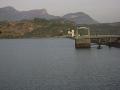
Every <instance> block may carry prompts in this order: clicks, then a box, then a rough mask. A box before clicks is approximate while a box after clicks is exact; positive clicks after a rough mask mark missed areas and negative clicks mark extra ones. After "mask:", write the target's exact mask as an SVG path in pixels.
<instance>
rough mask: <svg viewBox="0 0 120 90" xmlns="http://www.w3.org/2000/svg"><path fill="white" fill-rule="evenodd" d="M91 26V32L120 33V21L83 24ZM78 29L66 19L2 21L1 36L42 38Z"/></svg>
mask: <svg viewBox="0 0 120 90" xmlns="http://www.w3.org/2000/svg"><path fill="white" fill-rule="evenodd" d="M81 26H84V27H89V28H90V31H91V34H94V35H95V34H117V35H118V34H119V35H120V23H119V22H118V23H104V24H90V25H85V24H84V25H81ZM72 29H74V30H76V25H75V23H73V22H71V21H67V20H64V19H54V20H46V19H40V18H35V19H33V20H22V21H11V22H8V21H4V22H0V38H33V37H37V38H41V37H54V36H64V35H67V33H68V31H69V30H72Z"/></svg>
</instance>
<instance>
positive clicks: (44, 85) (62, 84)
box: [0, 39, 120, 90]
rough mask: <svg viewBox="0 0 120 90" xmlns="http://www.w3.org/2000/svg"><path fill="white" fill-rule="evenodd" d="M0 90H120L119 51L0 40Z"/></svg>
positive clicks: (61, 43)
mask: <svg viewBox="0 0 120 90" xmlns="http://www.w3.org/2000/svg"><path fill="white" fill-rule="evenodd" d="M0 90H120V49H117V48H108V47H106V46H103V49H100V50H98V49H96V46H92V48H91V49H79V50H76V49H75V48H74V40H70V39H21V40H20V39H13V40H12V39H11V40H0Z"/></svg>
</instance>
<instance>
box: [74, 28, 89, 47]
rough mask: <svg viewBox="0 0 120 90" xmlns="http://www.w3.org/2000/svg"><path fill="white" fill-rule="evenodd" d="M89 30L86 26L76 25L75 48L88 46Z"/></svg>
mask: <svg viewBox="0 0 120 90" xmlns="http://www.w3.org/2000/svg"><path fill="white" fill-rule="evenodd" d="M90 44H91V40H90V31H89V28H86V27H77V30H76V35H75V48H90V46H91V45H90Z"/></svg>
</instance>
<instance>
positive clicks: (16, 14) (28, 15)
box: [0, 7, 98, 24]
mask: <svg viewBox="0 0 120 90" xmlns="http://www.w3.org/2000/svg"><path fill="white" fill-rule="evenodd" d="M34 18H41V19H47V20H50V19H60V18H62V19H66V20H70V21H73V22H75V23H76V24H95V23H98V22H97V21H96V20H94V19H93V18H91V17H90V16H89V15H87V14H85V13H83V12H78V13H69V14H66V15H64V16H63V17H59V16H54V15H50V14H49V13H48V12H47V10H46V9H36V10H29V11H18V10H16V9H14V8H13V7H3V8H0V21H16V20H31V19H34Z"/></svg>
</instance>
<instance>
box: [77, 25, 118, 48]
mask: <svg viewBox="0 0 120 90" xmlns="http://www.w3.org/2000/svg"><path fill="white" fill-rule="evenodd" d="M91 43H96V44H98V45H99V47H100V45H108V46H115V47H120V35H91V34H90V29H89V28H87V27H80V26H77V29H76V32H75V48H90V47H91Z"/></svg>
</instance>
